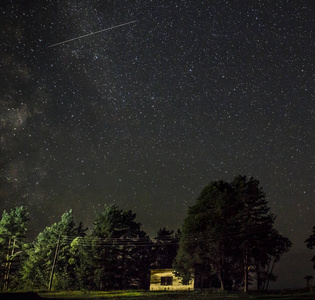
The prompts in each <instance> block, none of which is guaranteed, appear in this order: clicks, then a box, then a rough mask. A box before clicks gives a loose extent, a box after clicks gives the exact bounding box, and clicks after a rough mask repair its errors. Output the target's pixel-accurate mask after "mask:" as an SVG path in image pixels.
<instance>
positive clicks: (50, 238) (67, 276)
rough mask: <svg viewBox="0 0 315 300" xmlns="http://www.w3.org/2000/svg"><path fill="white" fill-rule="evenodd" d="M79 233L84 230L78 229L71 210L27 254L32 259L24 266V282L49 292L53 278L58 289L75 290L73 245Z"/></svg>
mask: <svg viewBox="0 0 315 300" xmlns="http://www.w3.org/2000/svg"><path fill="white" fill-rule="evenodd" d="M78 232H80V230H78V229H77V228H76V227H75V223H74V216H73V213H72V210H70V211H69V212H66V213H64V214H63V215H62V217H61V221H60V222H58V223H55V224H53V225H52V226H50V227H46V228H45V229H44V231H42V232H41V233H39V235H38V236H37V238H36V240H35V241H34V242H33V244H32V245H31V246H30V248H29V249H28V251H27V252H28V260H27V261H26V263H25V264H24V266H23V281H24V283H25V284H26V285H27V286H28V287H32V288H39V289H43V288H45V289H47V288H48V286H49V283H50V279H51V278H53V282H52V283H53V288H54V289H64V290H66V289H73V288H75V282H76V278H75V272H74V266H73V265H72V264H71V258H72V253H71V251H70V249H71V246H70V244H71V242H72V241H73V240H74V239H75V238H76V237H77V236H78ZM55 257H56V259H55ZM54 261H55V265H54ZM53 267H54V268H53ZM52 274H53V275H54V276H53V277H52Z"/></svg>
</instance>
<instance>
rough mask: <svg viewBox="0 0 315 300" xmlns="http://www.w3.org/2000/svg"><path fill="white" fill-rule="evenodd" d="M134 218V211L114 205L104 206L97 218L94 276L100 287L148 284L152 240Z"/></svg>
mask: <svg viewBox="0 0 315 300" xmlns="http://www.w3.org/2000/svg"><path fill="white" fill-rule="evenodd" d="M135 218H136V214H134V213H132V211H130V210H129V211H123V210H119V209H118V207H117V206H116V205H112V206H105V208H104V210H103V212H102V213H100V214H99V215H98V216H97V218H96V220H95V223H94V228H93V230H92V237H94V238H95V239H96V240H95V242H94V244H93V247H94V249H95V250H96V249H97V251H95V250H94V253H97V256H96V261H97V265H96V273H95V278H96V279H97V283H98V288H99V289H101V290H106V289H126V288H134V287H140V288H146V287H147V285H148V281H149V268H150V255H151V248H152V243H151V242H150V239H149V237H148V236H147V234H146V233H145V232H144V231H143V230H141V224H140V223H137V222H135Z"/></svg>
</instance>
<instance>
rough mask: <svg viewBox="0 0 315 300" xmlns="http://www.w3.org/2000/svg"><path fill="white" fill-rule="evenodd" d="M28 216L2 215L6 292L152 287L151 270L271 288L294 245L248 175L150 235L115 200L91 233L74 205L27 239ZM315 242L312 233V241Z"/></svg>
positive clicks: (216, 188)
mask: <svg viewBox="0 0 315 300" xmlns="http://www.w3.org/2000/svg"><path fill="white" fill-rule="evenodd" d="M29 220H30V219H29V214H28V212H27V209H26V208H25V207H23V206H22V207H17V208H14V209H12V210H11V211H9V212H6V211H4V212H3V214H2V219H1V220H0V263H1V264H0V288H1V290H2V291H7V290H22V289H24V290H25V289H27V290H43V289H45V290H46V289H54V290H115V289H117V290H121V289H131V288H139V289H148V288H149V283H150V269H165V268H174V270H175V274H176V275H177V276H181V278H182V282H183V284H187V283H189V282H190V281H191V280H192V279H194V281H195V287H197V288H219V289H222V290H233V289H240V288H243V289H244V291H247V290H248V287H249V285H251V284H252V283H253V281H254V280H255V281H256V284H257V289H268V285H269V282H270V281H273V280H276V276H275V275H274V274H273V269H274V265H275V264H276V263H277V262H278V261H279V260H280V257H281V256H282V255H283V254H284V253H286V252H287V251H289V248H290V247H291V245H292V244H291V242H290V241H289V239H288V238H286V237H285V236H283V235H282V234H280V233H279V232H278V231H277V230H276V229H275V228H274V227H273V225H274V220H275V216H274V215H273V214H272V213H271V212H270V208H269V207H268V203H267V201H266V199H265V193H264V192H263V191H262V188H261V187H259V181H258V180H256V179H254V178H247V177H246V176H237V177H235V178H234V180H233V181H232V182H226V181H222V180H217V181H212V182H210V183H209V184H208V185H207V186H206V187H204V189H203V190H202V191H201V193H200V195H199V197H198V198H197V199H196V203H195V204H194V205H193V206H191V207H190V208H189V210H188V213H187V216H186V218H185V219H184V222H183V226H182V228H181V230H178V231H177V232H174V231H173V230H167V229H166V228H165V227H164V228H161V229H160V230H159V231H158V232H157V234H156V236H155V237H154V239H153V240H151V238H150V237H149V236H148V235H147V233H146V232H144V231H143V230H142V228H141V224H140V223H139V222H137V221H136V214H135V213H133V212H132V211H131V210H129V211H125V210H122V209H119V208H118V207H117V206H116V205H111V206H107V205H105V206H104V209H103V211H102V212H100V213H99V214H98V215H97V216H96V219H95V221H94V224H93V226H92V228H91V229H90V230H89V231H88V230H87V228H85V227H84V226H83V224H82V222H80V223H79V224H75V221H74V215H73V212H72V210H70V211H68V212H66V213H64V214H63V215H62V216H61V220H60V221H59V222H58V223H55V224H53V225H51V226H49V227H46V228H45V229H44V230H43V231H42V232H40V233H39V234H38V236H37V237H36V238H35V240H34V241H32V242H29V243H27V242H26V234H27V228H28V222H29ZM313 229H314V232H315V227H314V228H313ZM314 241H315V238H314V233H313V235H311V237H310V238H309V239H307V240H306V243H307V247H309V248H311V249H312V248H313V247H314V245H315V243H314ZM313 261H315V256H314V258H313ZM314 268H315V264H314Z"/></svg>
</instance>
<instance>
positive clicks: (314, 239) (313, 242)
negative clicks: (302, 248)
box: [305, 226, 315, 269]
mask: <svg viewBox="0 0 315 300" xmlns="http://www.w3.org/2000/svg"><path fill="white" fill-rule="evenodd" d="M305 243H306V247H307V248H309V249H313V248H314V247H315V226H314V227H313V233H312V234H311V235H310V237H309V238H308V239H307V240H305ZM311 261H312V262H313V263H314V265H313V268H314V269H315V255H314V256H313V257H312V260H311Z"/></svg>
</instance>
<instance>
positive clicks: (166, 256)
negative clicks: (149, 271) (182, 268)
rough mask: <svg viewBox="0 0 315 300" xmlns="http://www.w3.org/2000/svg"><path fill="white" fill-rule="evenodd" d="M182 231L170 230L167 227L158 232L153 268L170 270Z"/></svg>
mask: <svg viewBox="0 0 315 300" xmlns="http://www.w3.org/2000/svg"><path fill="white" fill-rule="evenodd" d="M179 235H180V231H179V230H178V231H177V233H175V232H174V230H168V229H166V228H165V227H164V228H161V229H159V231H158V232H157V235H156V237H155V238H154V239H155V240H156V243H155V244H154V249H153V262H152V266H151V267H152V268H155V269H170V268H172V265H173V260H174V259H175V257H176V254H177V250H178V242H179Z"/></svg>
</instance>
